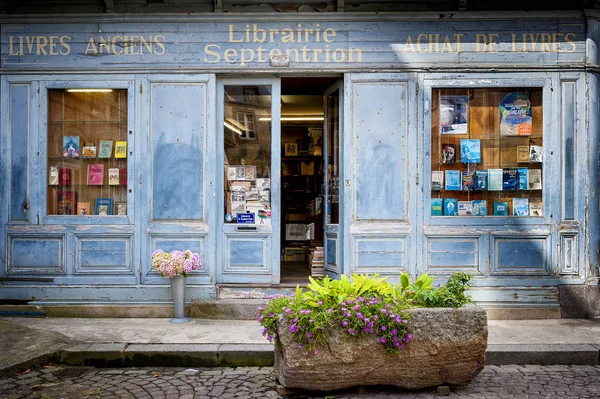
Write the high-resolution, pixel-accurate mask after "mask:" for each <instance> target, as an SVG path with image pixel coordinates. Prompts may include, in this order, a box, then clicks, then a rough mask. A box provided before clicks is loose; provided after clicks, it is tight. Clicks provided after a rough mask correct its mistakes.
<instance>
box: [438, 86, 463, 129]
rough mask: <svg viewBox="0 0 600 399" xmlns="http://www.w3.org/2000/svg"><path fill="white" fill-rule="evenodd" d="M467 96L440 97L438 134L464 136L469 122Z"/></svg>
mask: <svg viewBox="0 0 600 399" xmlns="http://www.w3.org/2000/svg"><path fill="white" fill-rule="evenodd" d="M468 105H469V97H468V96H449V95H446V96H440V133H441V134H466V133H467V132H468V120H469V106H468Z"/></svg>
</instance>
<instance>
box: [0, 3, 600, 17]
mask: <svg viewBox="0 0 600 399" xmlns="http://www.w3.org/2000/svg"><path fill="white" fill-rule="evenodd" d="M580 9H600V0H574V1H570V2H558V3H555V2H548V1H542V0H509V1H502V2H499V1H497V0H485V1H475V0H420V1H416V0H401V1H394V0H373V1H361V0H291V1H289V0H288V1H286V0H55V1H52V2H49V1H44V0H0V13H1V14H65V13H67V14H95V13H119V14H120V13H124V14H128V13H132V14H147V13H178V14H180V13H186V14H196V13H212V12H242V13H243V12H250V13H281V12H284V13H295V12H300V13H311V12H314V13H323V12H348V13H354V12H409V11H445V12H449V11H515V10H523V11H538V10H580Z"/></svg>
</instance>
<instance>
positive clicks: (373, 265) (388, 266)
mask: <svg viewBox="0 0 600 399" xmlns="http://www.w3.org/2000/svg"><path fill="white" fill-rule="evenodd" d="M355 245H356V255H355V256H356V267H357V270H365V269H375V270H378V271H381V273H382V274H385V273H386V272H388V273H389V272H390V271H392V272H394V273H397V272H398V270H402V269H404V268H405V266H406V262H405V256H406V254H405V250H404V239H396V240H386V239H383V238H380V239H356V244H355ZM365 271H366V270H365Z"/></svg>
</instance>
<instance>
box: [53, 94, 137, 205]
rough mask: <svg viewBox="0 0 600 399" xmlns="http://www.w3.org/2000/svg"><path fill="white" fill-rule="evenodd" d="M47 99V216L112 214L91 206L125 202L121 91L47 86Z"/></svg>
mask: <svg viewBox="0 0 600 399" xmlns="http://www.w3.org/2000/svg"><path fill="white" fill-rule="evenodd" d="M48 99H49V109H48V141H47V142H48V150H47V155H48V160H47V168H48V176H49V178H48V185H47V191H48V196H47V204H48V205H47V210H48V215H78V216H104V215H115V214H117V212H115V210H114V209H112V205H111V206H110V209H108V210H106V212H105V211H104V210H105V208H104V207H102V208H101V210H100V212H99V209H98V208H97V207H96V204H97V203H98V199H101V200H108V199H110V200H111V201H112V203H113V204H114V203H116V202H126V201H127V168H128V165H127V140H128V135H127V134H128V130H127V126H128V125H127V91H126V90H112V91H109V92H97V91H93V90H91V91H88V92H69V91H68V90H62V89H61V90H59V89H51V90H49V91H48ZM121 156H122V157H121ZM115 171H119V173H118V174H117V173H115ZM69 193H71V194H69ZM100 202H102V201H100ZM70 203H72V205H71V204H70Z"/></svg>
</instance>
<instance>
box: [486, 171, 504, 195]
mask: <svg viewBox="0 0 600 399" xmlns="http://www.w3.org/2000/svg"><path fill="white" fill-rule="evenodd" d="M502 174H503V171H502V169H488V191H502V186H503V184H502Z"/></svg>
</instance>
